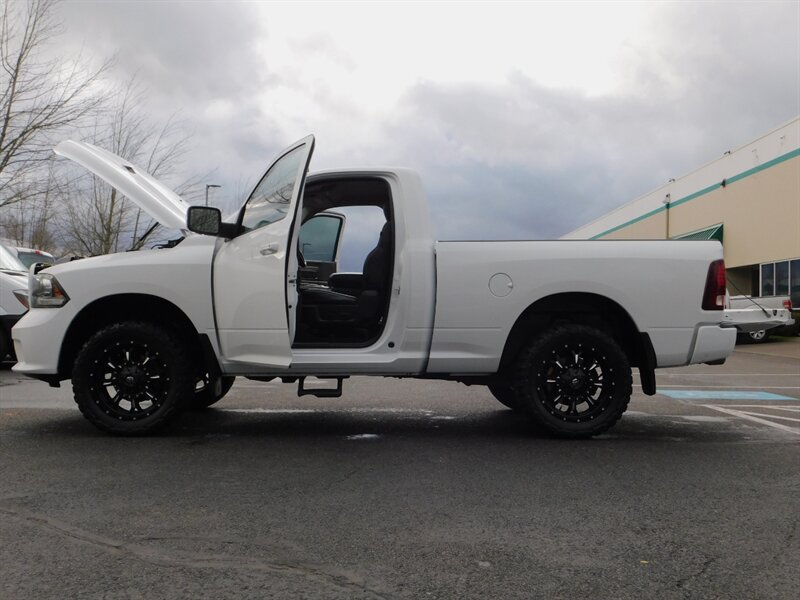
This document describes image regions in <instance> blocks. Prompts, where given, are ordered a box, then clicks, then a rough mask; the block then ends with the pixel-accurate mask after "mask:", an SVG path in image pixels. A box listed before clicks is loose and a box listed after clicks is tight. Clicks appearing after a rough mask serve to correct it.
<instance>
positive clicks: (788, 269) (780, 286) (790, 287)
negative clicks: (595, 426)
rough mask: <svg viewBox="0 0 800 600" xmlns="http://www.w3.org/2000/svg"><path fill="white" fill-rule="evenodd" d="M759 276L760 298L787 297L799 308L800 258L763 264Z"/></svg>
mask: <svg viewBox="0 0 800 600" xmlns="http://www.w3.org/2000/svg"><path fill="white" fill-rule="evenodd" d="M759 276H760V280H761V283H760V290H761V295H762V296H789V297H790V298H791V299H792V304H793V305H794V306H800V258H795V259H792V260H781V261H778V262H774V263H764V264H763V265H761V270H760V271H759Z"/></svg>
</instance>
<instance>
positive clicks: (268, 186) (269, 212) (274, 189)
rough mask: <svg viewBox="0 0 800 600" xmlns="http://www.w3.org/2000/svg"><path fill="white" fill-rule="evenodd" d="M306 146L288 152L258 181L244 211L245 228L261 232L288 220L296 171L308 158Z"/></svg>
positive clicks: (243, 221)
mask: <svg viewBox="0 0 800 600" xmlns="http://www.w3.org/2000/svg"><path fill="white" fill-rule="evenodd" d="M305 156H306V153H305V146H304V145H303V146H299V147H297V148H295V149H294V150H292V151H291V152H287V153H286V154H285V155H284V156H283V157H281V159H280V160H279V161H278V162H276V163H275V164H274V165H273V166H272V168H270V170H269V172H268V173H267V174H266V176H265V177H264V178H263V179H262V180H261V181H259V182H258V185H257V186H256V189H255V190H253V193H252V194H251V195H250V199H249V200H248V201H247V205H246V206H245V209H244V216H243V218H242V225H243V226H244V227H245V229H258V228H259V227H264V226H265V225H269V224H271V223H275V222H277V221H280V220H281V219H283V218H285V217H286V215H287V214H288V213H289V209H290V205H291V202H292V192H294V186H295V184H296V183H297V172H298V170H299V169H300V167H301V164H300V163H301V162H302V161H303V159H304V158H305Z"/></svg>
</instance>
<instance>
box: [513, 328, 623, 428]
mask: <svg viewBox="0 0 800 600" xmlns="http://www.w3.org/2000/svg"><path fill="white" fill-rule="evenodd" d="M516 381H517V383H516V385H515V386H514V390H515V392H516V401H517V404H518V406H519V407H520V408H521V409H523V410H524V411H526V412H527V413H528V414H529V415H530V416H531V417H532V418H533V419H534V421H535V422H536V423H537V424H539V425H542V426H543V427H544V428H545V429H547V430H548V431H550V432H552V433H554V434H557V435H560V436H564V437H589V436H592V435H597V434H598V433H601V432H603V431H605V430H607V429H608V428H609V427H611V426H612V425H614V423H616V422H617V420H618V419H619V418H620V417H621V416H622V413H623V412H625V410H626V409H627V406H628V402H629V400H630V396H631V369H630V365H629V363H628V359H627V357H626V356H625V353H624V352H623V351H622V349H621V348H620V347H619V345H618V344H617V343H616V342H615V341H614V339H613V338H611V337H610V336H609V335H608V334H606V333H604V332H603V331H600V330H598V329H595V328H593V327H589V326H586V325H577V324H569V325H561V326H558V327H555V328H553V329H551V330H549V331H548V332H546V333H544V334H542V335H541V336H540V337H539V338H538V339H537V340H535V341H534V342H532V343H531V345H530V346H529V347H528V348H527V349H526V350H524V351H523V353H522V355H521V357H520V360H519V361H518V366H517V379H516Z"/></svg>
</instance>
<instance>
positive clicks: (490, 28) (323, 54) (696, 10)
mask: <svg viewBox="0 0 800 600" xmlns="http://www.w3.org/2000/svg"><path fill="white" fill-rule="evenodd" d="M59 11H60V17H62V18H63V21H64V23H65V32H64V34H63V35H62V37H61V38H60V39H59V47H60V48H62V49H63V50H64V51H65V52H77V51H79V50H81V49H82V51H83V53H84V54H85V55H89V56H93V57H95V58H96V59H97V60H101V59H104V58H107V57H109V56H111V55H116V65H115V67H114V70H113V72H112V74H111V77H112V80H114V79H115V80H117V81H124V80H126V79H127V78H128V77H130V76H131V75H132V74H134V73H137V74H138V77H139V79H140V81H141V82H142V83H143V84H144V85H146V86H147V88H148V90H149V93H148V101H147V108H148V110H149V111H150V112H151V114H152V116H153V118H154V119H155V120H159V119H164V118H166V117H167V116H168V115H170V114H172V113H174V112H175V111H178V113H179V115H180V116H181V118H183V119H184V120H185V122H186V123H188V124H189V125H190V127H191V128H192V129H193V131H194V136H193V139H192V150H191V152H190V153H189V155H188V156H187V158H186V161H185V163H184V165H183V167H182V170H183V173H182V174H183V175H185V176H189V175H190V174H192V173H198V172H206V171H209V170H211V169H216V171H215V173H214V175H213V183H218V184H222V185H223V186H224V187H223V188H222V189H221V190H216V191H215V192H213V193H214V194H216V195H217V202H218V203H220V204H222V203H233V202H234V201H236V200H235V199H237V200H241V198H240V196H241V194H242V193H244V192H245V188H246V187H247V185H248V184H252V183H253V182H255V180H256V178H257V177H258V175H259V174H260V171H262V170H263V169H264V167H265V166H266V164H267V163H268V162H269V160H270V158H271V157H272V156H273V155H274V154H275V153H276V152H277V151H279V150H280V149H281V148H283V147H285V146H287V145H288V144H289V143H291V142H292V141H294V140H296V139H298V138H300V137H303V136H305V135H307V134H308V133H314V134H315V135H316V136H317V146H316V151H315V156H314V159H313V161H312V170H315V169H322V168H332V167H337V166H364V165H402V166H409V167H413V168H416V169H417V170H419V171H420V172H421V174H422V176H423V180H424V183H425V186H426V190H427V193H428V196H429V199H430V203H431V207H432V212H433V220H434V226H435V229H436V231H437V233H438V235H439V237H440V238H442V239H465V238H474V239H505V238H527V239H531V238H552V237H558V236H559V235H561V234H563V233H566V232H567V231H569V230H571V229H573V228H575V227H578V226H580V225H582V224H584V223H586V222H588V221H590V220H591V219H593V218H595V217H597V216H599V215H601V214H603V213H605V212H607V211H608V210H610V209H611V208H613V207H615V206H618V205H619V204H622V203H624V202H627V201H629V200H632V199H633V198H635V197H638V196H640V195H642V194H644V193H646V192H648V191H649V190H651V189H653V188H655V187H658V186H659V185H661V184H663V183H664V182H666V181H667V180H668V179H669V178H670V177H679V176H681V175H682V174H685V173H687V172H688V171H691V170H693V169H694V168H696V167H698V166H700V165H702V164H704V163H706V162H708V161H710V160H713V159H715V158H717V157H718V156H720V155H722V153H723V152H724V151H726V150H728V149H732V148H735V147H737V146H740V145H742V144H744V143H746V142H749V141H751V140H752V139H754V138H756V137H758V136H760V135H761V134H763V133H766V132H767V131H769V130H771V129H773V128H775V127H777V126H778V125H781V124H783V123H784V122H786V121H788V120H789V119H791V118H793V117H795V116H796V115H797V114H798V113H800V3H798V2H796V1H795V2H765V1H761V2H703V3H688V2H682V3H675V4H668V3H655V2H651V3H643V4H634V3H600V2H590V3H579V2H571V3H567V2H562V3H544V2H542V3H509V4H504V3H499V2H492V3H487V4H482V3H469V4H467V3H441V4H430V3H403V4H391V3H378V2H371V3H350V4H339V3H327V2H326V3H321V4H316V3H291V4H282V3H241V4H237V3H231V2H220V3H215V2H199V1H198V2H66V3H64V4H63V5H62V6H61V7H60V9H59Z"/></svg>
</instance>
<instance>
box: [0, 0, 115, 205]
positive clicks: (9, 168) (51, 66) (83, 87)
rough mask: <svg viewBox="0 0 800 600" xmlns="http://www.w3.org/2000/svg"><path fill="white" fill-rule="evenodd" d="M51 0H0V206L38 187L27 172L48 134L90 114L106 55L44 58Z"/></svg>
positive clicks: (42, 157)
mask: <svg viewBox="0 0 800 600" xmlns="http://www.w3.org/2000/svg"><path fill="white" fill-rule="evenodd" d="M56 2H57V0H28V1H27V2H23V1H11V0H0V11H2V13H1V14H0V207H3V206H7V205H9V204H13V203H16V202H22V201H24V200H27V199H29V198H32V197H34V196H36V195H38V194H41V193H42V189H41V185H40V183H41V181H40V179H39V177H35V176H33V173H34V172H36V171H37V169H39V168H40V167H41V166H42V165H43V164H45V163H46V162H47V161H48V160H50V157H51V152H50V150H51V148H52V142H51V139H50V136H51V135H52V134H53V133H54V132H56V131H58V130H62V129H64V128H66V127H74V126H76V125H79V124H81V123H82V121H83V120H84V119H85V118H86V117H88V116H90V115H92V113H93V112H94V111H95V109H97V107H98V106H99V105H100V103H101V102H102V100H103V96H102V94H101V93H100V90H99V89H98V88H99V86H98V84H99V81H100V78H101V77H102V75H103V74H104V73H105V72H106V70H107V69H108V68H109V66H110V63H111V61H107V62H105V63H103V64H102V65H100V66H99V67H98V68H96V69H88V68H87V67H86V66H85V64H86V63H85V61H84V60H82V58H81V57H80V56H77V57H72V58H66V57H59V58H47V57H46V54H45V51H46V48H47V46H48V45H49V44H50V43H51V42H52V40H53V39H54V38H55V37H56V36H57V35H58V34H59V31H60V27H59V24H57V23H56V22H55V21H54V19H53V9H54V6H55V4H56Z"/></svg>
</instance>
